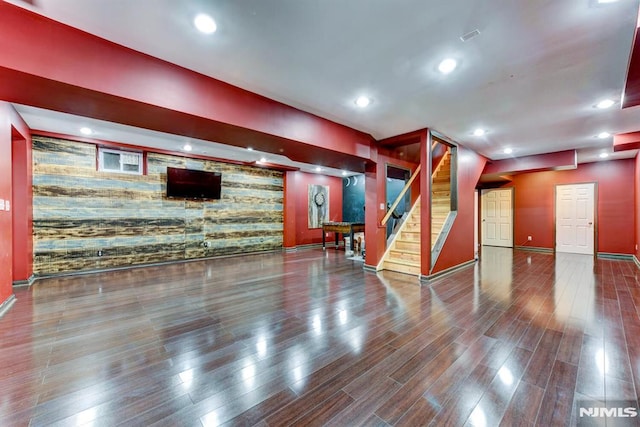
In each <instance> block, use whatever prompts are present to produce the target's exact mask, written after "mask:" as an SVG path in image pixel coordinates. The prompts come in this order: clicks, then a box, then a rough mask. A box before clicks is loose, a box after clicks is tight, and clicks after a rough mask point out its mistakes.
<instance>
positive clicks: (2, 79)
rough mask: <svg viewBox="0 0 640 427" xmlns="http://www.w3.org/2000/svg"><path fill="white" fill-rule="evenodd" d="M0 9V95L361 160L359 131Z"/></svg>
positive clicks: (300, 155) (335, 160)
mask: <svg viewBox="0 0 640 427" xmlns="http://www.w3.org/2000/svg"><path fill="white" fill-rule="evenodd" d="M0 16H2V25H0V52H2V55H0V99H4V100H7V101H10V102H16V103H20V104H26V105H32V106H36V107H41V108H47V109H51V110H56V111H63V112H66V113H74V114H79V115H82V116H90V117H94V118H97V119H102V120H107V121H112V122H118V123H124V124H128V125H132V126H138V127H143V128H147V129H153V130H158V131H163V132H168V133H173V134H177V135H184V136H190V137H194V138H199V139H205V140H209V141H218V142H222V143H226V144H231V145H238V146H244V144H247V143H249V142H250V143H251V145H252V146H253V148H256V149H258V150H261V151H268V152H272V153H278V152H281V151H282V150H284V152H285V153H286V155H287V156H288V157H289V158H291V159H293V160H298V161H304V162H307V163H315V164H324V165H327V166H333V167H336V168H341V169H347V170H354V171H362V170H363V159H367V158H368V157H369V144H370V142H371V141H372V140H373V138H372V137H371V136H370V135H368V134H365V133H363V132H359V131H357V130H355V129H352V128H349V127H347V126H344V125H340V124H338V123H335V122H332V121H329V120H326V119H323V118H320V117H318V116H315V115H313V114H310V113H307V112H304V111H301V110H298V109H295V108H293V107H290V106H287V105H285V104H282V103H279V102H276V101H273V100H271V99H268V98H265V97H263V96H260V95H257V94H255V93H251V92H248V91H246V90H243V89H240V88H238V87H235V86H232V85H230V84H227V83H224V82H221V81H219V80H215V79H212V78H209V77H207V76H204V75H202V74H199V73H196V72H193V71H190V70H187V69H185V68H182V67H179V66H177V65H174V64H171V63H168V62H166V61H162V60H160V59H157V58H153V57H151V56H148V55H144V54H141V53H140V52H137V51H134V50H132V49H128V48H126V47H123V46H121V45H117V44H115V43H111V42H109V41H106V40H104V39H101V38H99V37H96V36H93V35H91V34H88V33H85V32H83V31H80V30H78V29H75V28H72V27H69V26H66V25H63V24H61V23H59V22H56V21H53V20H51V19H48V18H46V17H43V16H40V15H37V14H35V13H33V12H30V11H27V10H25V9H23V8H20V7H17V6H14V5H12V4H9V3H6V2H2V1H0ZM43 64H46V66H43Z"/></svg>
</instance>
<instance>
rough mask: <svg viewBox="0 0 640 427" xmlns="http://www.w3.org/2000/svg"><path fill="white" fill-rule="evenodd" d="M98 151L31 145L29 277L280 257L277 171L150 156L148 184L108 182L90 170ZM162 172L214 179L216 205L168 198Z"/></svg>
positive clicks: (68, 144)
mask: <svg viewBox="0 0 640 427" xmlns="http://www.w3.org/2000/svg"><path fill="white" fill-rule="evenodd" d="M96 152H97V147H96V146H95V145H93V144H87V143H81V142H75V141H67V140H62V139H57V138H49V137H41V136H34V137H33V217H34V219H33V238H34V272H35V273H36V274H39V275H44V274H55V273H62V272H73V271H81V270H92V269H100V268H111V267H121V266H127V265H135V264H145V263H151V262H162V261H173V260H184V259H195V258H202V257H210V256H220V255H231V254H238V253H248V252H256V251H267V250H277V249H281V248H282V230H283V211H282V209H283V195H284V192H283V185H284V184H283V175H282V173H281V172H277V171H270V170H266V169H261V168H254V167H250V166H239V165H232V164H226V163H220V162H214V161H206V160H198V159H188V158H184V157H179V156H171V155H166V154H157V153H148V154H147V175H144V176H139V175H126V174H117V173H106V172H98V171H97V170H96ZM169 166H170V167H179V168H187V169H197V170H206V171H211V172H220V173H221V174H222V195H221V199H220V200H207V201H193V200H184V199H168V198H167V197H166V195H165V194H166V173H167V167H169ZM204 242H207V243H208V247H205V246H204V245H203V243H204ZM99 251H101V252H102V256H98V252H99Z"/></svg>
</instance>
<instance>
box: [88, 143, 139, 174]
mask: <svg viewBox="0 0 640 427" xmlns="http://www.w3.org/2000/svg"><path fill="white" fill-rule="evenodd" d="M98 170H99V171H102V172H120V173H130V174H134V175H142V153H139V152H135V151H122V150H112V149H109V148H99V149H98Z"/></svg>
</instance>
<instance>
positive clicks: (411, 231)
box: [378, 198, 420, 276]
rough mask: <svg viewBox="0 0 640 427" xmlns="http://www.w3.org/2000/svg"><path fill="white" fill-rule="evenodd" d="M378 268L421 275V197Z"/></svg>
mask: <svg viewBox="0 0 640 427" xmlns="http://www.w3.org/2000/svg"><path fill="white" fill-rule="evenodd" d="M378 270H391V271H398V272H400V273H406V274H413V275H416V276H417V275H420V199H419V198H418V200H417V201H416V202H415V203H414V205H413V207H412V208H411V211H410V212H409V216H408V217H407V219H406V220H405V221H404V223H403V224H402V225H401V226H400V230H398V234H397V235H396V238H395V239H394V240H393V242H392V243H391V245H390V246H389V249H388V250H387V253H385V255H384V256H383V257H382V262H381V263H380V264H379V265H378Z"/></svg>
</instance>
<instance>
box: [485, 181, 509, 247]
mask: <svg viewBox="0 0 640 427" xmlns="http://www.w3.org/2000/svg"><path fill="white" fill-rule="evenodd" d="M512 198H513V191H512V189H510V188H506V189H493V190H482V244H483V245H487V246H502V247H507V248H512V247H513V202H512Z"/></svg>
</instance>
